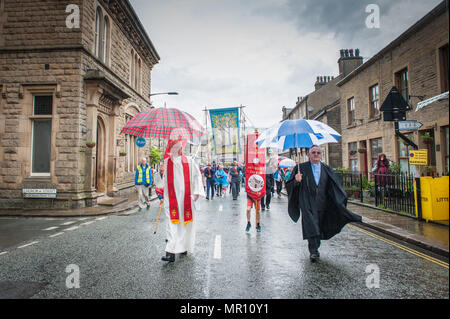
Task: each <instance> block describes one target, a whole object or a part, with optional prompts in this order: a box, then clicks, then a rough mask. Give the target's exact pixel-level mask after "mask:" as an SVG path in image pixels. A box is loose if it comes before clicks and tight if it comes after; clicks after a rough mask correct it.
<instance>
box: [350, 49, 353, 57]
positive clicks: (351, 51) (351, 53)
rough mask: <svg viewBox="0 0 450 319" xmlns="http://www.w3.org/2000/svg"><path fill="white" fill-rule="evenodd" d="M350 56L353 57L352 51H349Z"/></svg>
mask: <svg viewBox="0 0 450 319" xmlns="http://www.w3.org/2000/svg"><path fill="white" fill-rule="evenodd" d="M350 56H351V57H353V49H350Z"/></svg>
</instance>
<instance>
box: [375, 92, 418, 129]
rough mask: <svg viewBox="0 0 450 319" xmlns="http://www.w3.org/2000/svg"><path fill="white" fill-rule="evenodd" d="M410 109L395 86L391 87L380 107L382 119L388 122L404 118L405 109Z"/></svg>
mask: <svg viewBox="0 0 450 319" xmlns="http://www.w3.org/2000/svg"><path fill="white" fill-rule="evenodd" d="M410 109H411V106H409V105H408V102H407V101H406V100H405V99H404V98H403V96H402V94H401V93H400V92H399V90H398V89H397V88H396V87H395V86H393V87H392V89H391V91H390V92H389V94H388V95H387V97H386V99H385V100H384V102H383V103H382V104H381V107H380V111H381V112H383V120H384V121H390V122H392V121H394V122H395V121H404V120H406V111H408V110H410Z"/></svg>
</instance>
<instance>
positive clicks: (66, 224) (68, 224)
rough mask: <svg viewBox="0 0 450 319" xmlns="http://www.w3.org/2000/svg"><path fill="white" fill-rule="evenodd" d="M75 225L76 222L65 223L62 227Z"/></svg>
mask: <svg viewBox="0 0 450 319" xmlns="http://www.w3.org/2000/svg"><path fill="white" fill-rule="evenodd" d="M73 223H75V222H65V223H64V224H61V225H63V226H67V225H72V224H73Z"/></svg>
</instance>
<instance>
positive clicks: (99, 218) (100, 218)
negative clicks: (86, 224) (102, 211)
mask: <svg viewBox="0 0 450 319" xmlns="http://www.w3.org/2000/svg"><path fill="white" fill-rule="evenodd" d="M105 218H106V217H105V216H104V217H98V218H96V219H95V220H103V219H105Z"/></svg>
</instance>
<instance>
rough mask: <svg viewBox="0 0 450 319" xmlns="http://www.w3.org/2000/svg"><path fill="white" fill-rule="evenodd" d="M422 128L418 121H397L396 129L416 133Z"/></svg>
mask: <svg viewBox="0 0 450 319" xmlns="http://www.w3.org/2000/svg"><path fill="white" fill-rule="evenodd" d="M422 126H423V124H422V123H420V122H419V121H399V122H398V129H399V130H401V131H417V130H418V129H419V128H421V127H422Z"/></svg>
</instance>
